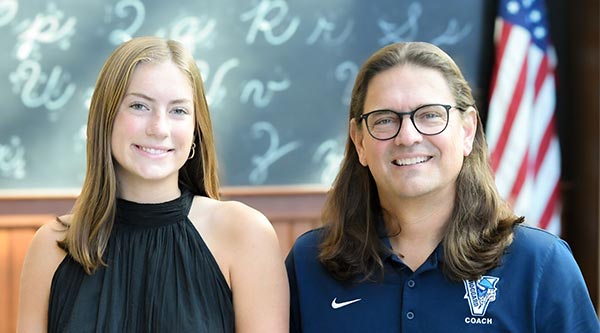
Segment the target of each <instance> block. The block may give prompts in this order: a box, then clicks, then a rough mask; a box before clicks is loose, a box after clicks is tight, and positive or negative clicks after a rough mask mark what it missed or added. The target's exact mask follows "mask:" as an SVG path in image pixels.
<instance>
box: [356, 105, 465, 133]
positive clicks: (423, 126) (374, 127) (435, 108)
mask: <svg viewBox="0 0 600 333" xmlns="http://www.w3.org/2000/svg"><path fill="white" fill-rule="evenodd" d="M452 108H455V109H457V110H460V111H462V112H465V111H466V110H465V109H463V108H459V107H457V106H452V105H447V104H426V105H422V106H419V107H418V108H417V109H415V110H413V111H410V112H396V111H392V110H375V111H371V112H369V113H365V114H363V115H361V116H360V120H364V121H365V124H367V130H368V131H369V134H371V136H372V137H373V138H374V139H377V140H382V141H383V140H389V139H391V138H394V137H395V136H396V135H398V133H400V127H401V126H402V119H403V117H404V116H410V120H411V121H412V123H413V125H414V126H415V128H416V129H417V131H418V132H419V133H421V134H423V135H437V134H440V133H442V132H443V131H444V130H445V129H446V127H448V118H449V115H450V109H452Z"/></svg>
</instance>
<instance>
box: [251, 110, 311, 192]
mask: <svg viewBox="0 0 600 333" xmlns="http://www.w3.org/2000/svg"><path fill="white" fill-rule="evenodd" d="M263 133H267V135H268V136H269V148H268V149H267V151H266V152H265V153H264V155H262V156H257V155H254V156H253V157H252V164H254V165H255V168H254V169H253V170H252V172H250V176H249V177H248V180H249V181H250V183H251V184H254V185H258V184H262V183H264V182H265V180H267V177H268V176H269V167H270V166H271V164H273V163H275V162H276V161H277V160H279V159H280V158H282V157H283V156H285V155H287V154H289V153H290V152H292V151H293V150H295V149H298V148H299V147H300V146H301V144H300V142H298V141H292V142H290V143H288V144H286V145H284V146H282V147H279V135H278V134H277V129H276V128H275V127H274V126H273V125H272V124H270V123H268V122H266V121H261V122H258V123H255V124H254V125H252V135H253V136H254V137H255V138H259V137H261V136H262V134H263Z"/></svg>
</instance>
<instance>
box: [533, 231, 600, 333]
mask: <svg viewBox="0 0 600 333" xmlns="http://www.w3.org/2000/svg"><path fill="white" fill-rule="evenodd" d="M536 273H537V274H539V279H540V280H539V289H538V293H537V298H536V302H535V304H536V306H535V317H536V318H535V323H536V332H544V333H550V332H552V333H570V332H600V324H599V321H598V316H597V315H596V312H595V310H594V306H593V305H592V301H591V299H590V296H589V292H588V290H587V287H586V284H585V281H584V279H583V275H582V274H581V270H580V269H579V266H578V265H577V263H576V262H575V258H573V255H572V253H571V249H570V248H569V245H568V244H567V243H566V242H565V241H563V240H560V239H557V240H556V242H554V244H553V246H551V247H550V248H549V250H548V252H547V254H546V257H545V258H544V260H543V265H542V266H541V267H540V268H539V270H538V272H536Z"/></svg>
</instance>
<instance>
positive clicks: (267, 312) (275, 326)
mask: <svg viewBox="0 0 600 333" xmlns="http://www.w3.org/2000/svg"><path fill="white" fill-rule="evenodd" d="M226 205H227V206H229V207H228V208H227V211H228V214H227V215H229V218H228V220H229V221H235V223H231V225H230V227H231V228H230V230H231V234H230V235H231V238H230V241H231V243H230V244H233V246H232V250H233V251H232V253H230V254H231V257H230V258H231V261H230V265H229V267H230V268H229V277H230V280H231V290H232V293H233V305H234V311H235V325H236V331H237V332H261V333H262V332H286V333H287V332H288V331H289V329H288V326H289V285H288V281H287V273H286V270H285V265H284V260H283V254H282V250H281V247H280V245H279V241H278V240H277V235H276V234H275V230H274V229H273V226H272V225H271V223H270V222H269V221H268V220H267V218H266V217H265V216H264V215H262V214H261V213H260V212H258V211H256V210H254V209H252V208H250V207H247V206H245V205H243V204H240V203H235V202H230V203H226Z"/></svg>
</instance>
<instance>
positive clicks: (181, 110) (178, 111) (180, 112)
mask: <svg viewBox="0 0 600 333" xmlns="http://www.w3.org/2000/svg"><path fill="white" fill-rule="evenodd" d="M173 113H174V114H177V115H184V114H188V113H189V112H188V111H187V110H186V109H185V108H175V109H173Z"/></svg>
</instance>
